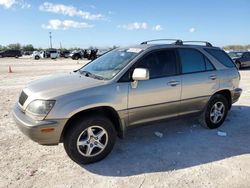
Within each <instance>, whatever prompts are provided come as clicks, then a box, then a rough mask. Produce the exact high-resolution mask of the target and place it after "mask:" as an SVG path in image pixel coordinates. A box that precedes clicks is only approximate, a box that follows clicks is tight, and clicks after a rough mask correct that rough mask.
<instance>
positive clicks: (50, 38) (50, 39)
mask: <svg viewBox="0 0 250 188" xmlns="http://www.w3.org/2000/svg"><path fill="white" fill-rule="evenodd" d="M49 41H50V48H51V49H52V36H51V32H49Z"/></svg>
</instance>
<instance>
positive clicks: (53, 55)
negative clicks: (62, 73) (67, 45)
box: [49, 50, 60, 59]
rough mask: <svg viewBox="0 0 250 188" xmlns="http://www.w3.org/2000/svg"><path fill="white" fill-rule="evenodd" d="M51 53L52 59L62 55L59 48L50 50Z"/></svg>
mask: <svg viewBox="0 0 250 188" xmlns="http://www.w3.org/2000/svg"><path fill="white" fill-rule="evenodd" d="M49 54H50V58H51V59H57V58H58V57H60V52H59V51H58V50H50V51H49Z"/></svg>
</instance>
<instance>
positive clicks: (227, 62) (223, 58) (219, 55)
mask: <svg viewBox="0 0 250 188" xmlns="http://www.w3.org/2000/svg"><path fill="white" fill-rule="evenodd" d="M205 50H206V51H207V52H208V53H209V54H210V55H211V56H213V57H214V58H215V59H217V61H219V62H220V63H221V64H223V65H224V66H226V67H235V65H234V62H233V61H232V59H231V58H230V57H229V56H228V55H227V54H226V52H224V51H222V50H220V49H209V48H207V49H205Z"/></svg>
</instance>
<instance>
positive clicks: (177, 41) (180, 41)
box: [141, 39, 182, 45]
mask: <svg viewBox="0 0 250 188" xmlns="http://www.w3.org/2000/svg"><path fill="white" fill-rule="evenodd" d="M156 41H175V42H174V43H173V44H175V45H182V40H180V39H155V40H148V41H144V42H142V43H141V44H148V43H149V42H156Z"/></svg>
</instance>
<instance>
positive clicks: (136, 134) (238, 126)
mask: <svg viewBox="0 0 250 188" xmlns="http://www.w3.org/2000/svg"><path fill="white" fill-rule="evenodd" d="M249 114H250V107H248V106H237V105H236V106H233V107H232V109H231V111H230V112H229V114H228V117H227V119H226V121H225V123H224V124H223V125H222V126H221V127H220V128H219V129H214V130H209V129H204V128H202V127H201V126H200V125H199V124H198V123H197V121H196V119H190V118H189V119H187V118H185V119H180V120H174V121H169V122H167V123H160V124H156V125H151V126H142V127H138V128H136V129H131V130H129V131H128V132H127V135H126V137H125V139H122V140H121V139H117V143H116V145H115V147H114V149H113V151H112V152H111V154H109V155H108V157H106V158H105V159H104V160H102V161H100V162H97V163H94V164H90V165H85V166H83V168H85V169H86V170H88V171H89V172H92V173H95V174H99V175H103V176H118V177H119V176H120V177H124V176H133V175H139V174H144V173H153V172H163V171H172V170H178V169H184V168H189V167H193V166H197V165H201V164H206V163H210V162H214V161H219V160H223V159H226V158H230V157H234V156H239V155H242V154H248V153H250V145H249V143H250V136H249V135H250V117H249ZM218 131H223V132H225V133H227V135H226V136H219V135H218ZM157 132H159V133H162V134H163V136H162V135H161V134H159V133H157ZM157 135H158V136H157ZM161 136H162V137H161Z"/></svg>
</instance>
